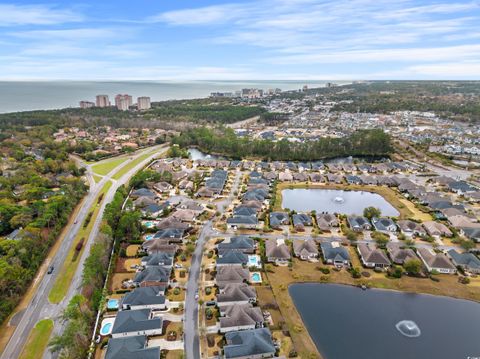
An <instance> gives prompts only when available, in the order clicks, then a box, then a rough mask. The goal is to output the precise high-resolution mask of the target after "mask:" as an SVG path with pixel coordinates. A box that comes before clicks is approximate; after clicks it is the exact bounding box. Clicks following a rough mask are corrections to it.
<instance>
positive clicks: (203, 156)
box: [188, 148, 220, 161]
mask: <svg viewBox="0 0 480 359" xmlns="http://www.w3.org/2000/svg"><path fill="white" fill-rule="evenodd" d="M188 153H189V154H190V158H191V159H192V160H194V161H195V160H218V159H220V156H216V155H209V154H208V153H205V152H202V151H200V150H199V149H197V148H189V149H188Z"/></svg>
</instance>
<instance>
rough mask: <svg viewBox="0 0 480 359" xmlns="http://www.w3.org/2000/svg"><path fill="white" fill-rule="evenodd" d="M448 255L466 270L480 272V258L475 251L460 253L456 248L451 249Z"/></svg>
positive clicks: (454, 262)
mask: <svg viewBox="0 0 480 359" xmlns="http://www.w3.org/2000/svg"><path fill="white" fill-rule="evenodd" d="M447 256H448V257H449V258H450V259H451V260H452V262H453V264H454V265H455V266H457V267H461V268H463V270H464V271H465V272H468V273H475V274H480V259H478V257H476V256H475V255H474V254H473V253H470V252H465V253H458V252H457V251H456V250H455V249H450V250H449V251H448V252H447Z"/></svg>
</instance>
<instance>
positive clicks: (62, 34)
mask: <svg viewBox="0 0 480 359" xmlns="http://www.w3.org/2000/svg"><path fill="white" fill-rule="evenodd" d="M10 35H11V36H15V37H20V38H25V39H41V40H43V41H51V40H75V41H76V40H97V41H102V40H103V39H105V38H112V37H116V36H118V30H115V29H107V28H77V29H61V30H31V31H19V32H14V33H10ZM122 35H123V36H125V33H124V32H123V33H122Z"/></svg>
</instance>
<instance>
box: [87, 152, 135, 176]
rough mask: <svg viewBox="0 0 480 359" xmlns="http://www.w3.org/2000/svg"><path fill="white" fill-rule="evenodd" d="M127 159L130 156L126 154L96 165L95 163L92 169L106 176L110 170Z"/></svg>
mask: <svg viewBox="0 0 480 359" xmlns="http://www.w3.org/2000/svg"><path fill="white" fill-rule="evenodd" d="M126 160H128V157H124V156H123V157H119V158H112V159H111V160H105V161H103V162H100V163H98V164H96V165H93V166H92V170H93V172H94V173H96V174H99V175H101V176H105V175H107V174H109V173H110V172H112V171H113V170H114V169H115V168H117V167H118V166H120V165H121V164H122V163H123V162H125V161H126Z"/></svg>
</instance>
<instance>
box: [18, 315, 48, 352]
mask: <svg viewBox="0 0 480 359" xmlns="http://www.w3.org/2000/svg"><path fill="white" fill-rule="evenodd" d="M52 330H53V320H51V319H44V320H41V321H39V322H38V323H37V324H36V325H35V327H34V328H33V330H32V331H31V332H30V335H29V336H28V340H27V343H26V344H25V347H24V348H23V350H22V354H20V359H36V358H40V357H41V356H42V354H43V352H44V351H45V349H46V347H47V345H48V341H49V339H50V335H51V334H52Z"/></svg>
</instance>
